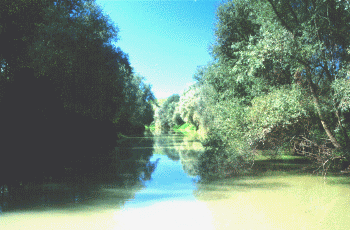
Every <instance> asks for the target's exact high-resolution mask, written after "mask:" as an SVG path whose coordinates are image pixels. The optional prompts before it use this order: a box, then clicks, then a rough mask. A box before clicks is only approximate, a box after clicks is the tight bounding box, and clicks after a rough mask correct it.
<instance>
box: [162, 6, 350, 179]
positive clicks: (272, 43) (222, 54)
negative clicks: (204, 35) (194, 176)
mask: <svg viewBox="0 0 350 230" xmlns="http://www.w3.org/2000/svg"><path fill="white" fill-rule="evenodd" d="M216 16H217V23H216V28H215V37H216V41H215V44H214V45H213V46H212V47H211V55H212V57H213V60H212V61H211V62H209V63H208V64H207V65H206V66H203V67H200V68H198V71H197V73H196V74H195V76H194V78H195V79H196V80H197V84H196V85H194V86H193V89H192V94H196V96H195V97H192V99H191V100H188V99H186V100H187V101H186V102H185V103H184V104H185V105H186V106H183V105H182V106H180V107H179V109H175V110H174V111H178V112H179V113H180V114H182V117H181V118H182V119H183V120H184V121H185V119H186V122H191V123H193V124H195V125H196V126H197V127H199V129H201V128H202V129H205V130H206V132H207V138H206V140H205V141H204V143H203V144H204V145H205V146H206V152H205V153H204V154H203V155H202V158H203V164H202V166H201V169H202V170H206V171H210V172H212V174H215V175H216V174H217V175H221V176H227V175H232V174H235V173H240V172H242V171H245V170H246V169H248V168H249V167H250V166H251V165H252V163H253V160H254V157H255V155H256V154H257V151H256V150H264V151H265V152H269V153H270V155H278V154H280V153H281V152H282V151H293V152H294V153H295V154H304V155H307V156H309V157H310V158H311V159H313V160H314V161H315V162H316V163H317V164H318V167H319V169H321V170H322V171H323V172H326V171H327V169H328V168H329V167H330V165H333V166H337V167H339V168H340V169H341V168H345V167H347V166H348V165H349V160H350V139H349V135H350V131H349V130H350V113H349V112H350V111H349V109H350V100H349V98H350V90H349V89H350V80H349V77H350V63H349V61H350V3H349V1H336V0H327V1H323V0H307V1H289V0H288V1H287V0H278V1H277V0H258V1H247V0H232V1H226V2H224V3H222V4H221V5H220V6H219V7H218V9H217V13H216ZM187 94H188V93H187ZM182 97H183V96H181V98H180V99H179V101H181V100H182ZM185 97H187V96H185ZM182 101H185V100H182ZM180 104H181V103H180ZM181 107H182V109H181ZM184 107H187V108H186V109H185V110H183V108H184ZM191 108H193V110H192V109H191ZM167 117H169V116H167ZM185 117H186V118H185ZM332 163H334V164H332Z"/></svg>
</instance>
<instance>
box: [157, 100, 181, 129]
mask: <svg viewBox="0 0 350 230" xmlns="http://www.w3.org/2000/svg"><path fill="white" fill-rule="evenodd" d="M179 100H180V96H179V95H178V94H174V95H171V96H170V97H168V98H167V99H166V101H165V102H164V103H163V104H162V106H161V107H159V108H158V109H157V110H156V112H155V117H154V120H155V122H156V129H158V130H169V129H170V128H172V127H174V126H175V125H182V124H183V123H184V122H183V121H182V119H181V117H179V116H178V115H177V113H176V107H177V103H178V102H179Z"/></svg>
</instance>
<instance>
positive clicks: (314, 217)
mask: <svg viewBox="0 0 350 230" xmlns="http://www.w3.org/2000/svg"><path fill="white" fill-rule="evenodd" d="M203 151H204V150H203V148H202V147H201V145H200V144H199V143H198V142H196V141H194V140H188V139H186V138H184V137H183V136H181V135H160V136H155V137H150V136H149V137H143V138H141V137H138V138H130V139H127V140H124V141H123V142H122V143H120V146H119V147H118V148H116V149H115V155H116V156H118V157H117V159H116V160H115V161H110V164H114V166H113V167H111V166H109V168H108V167H107V170H104V171H103V172H100V173H98V172H97V171H95V173H96V174H91V173H90V174H86V173H85V174H78V173H77V172H75V174H74V175H66V176H62V177H60V180H58V178H52V179H50V180H51V181H48V182H46V183H44V185H40V184H32V186H31V185H30V184H28V183H26V184H23V185H22V186H20V187H18V188H8V187H7V186H1V187H0V191H1V194H0V195H1V197H2V198H0V200H1V202H0V213H1V214H0V229H1V230H3V229H5V230H8V229H9V230H12V229H14V230H21V229H75V230H79V229H122V230H123V229H125V230H126V229H129V230H136V229H150V230H156V229H191V230H193V229H201V230H206V229H207V230H209V229H210V230H212V229H219V230H221V229H225V230H226V229H348V226H350V205H349V204H350V186H349V185H350V179H349V177H329V178H328V179H327V181H326V182H325V181H324V180H323V179H322V178H321V177H317V176H310V175H288V174H285V173H283V172H277V171H276V172H275V173H274V174H273V176H271V175H269V176H268V175H267V174H261V175H256V176H249V177H248V176H245V177H239V178H229V179H223V180H217V181H211V182H201V181H200V178H199V177H198V176H197V174H198V165H199V163H198V160H197V159H198V155H199V154H201V153H202V152H203ZM105 161H107V160H105ZM107 162H108V161H107ZM279 173H280V174H279Z"/></svg>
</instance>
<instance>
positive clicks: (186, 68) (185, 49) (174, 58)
mask: <svg viewBox="0 0 350 230" xmlns="http://www.w3.org/2000/svg"><path fill="white" fill-rule="evenodd" d="M96 2H97V4H99V5H100V6H101V7H102V9H103V11H104V13H105V14H107V15H109V17H110V18H111V19H112V21H114V22H115V23H116V25H117V26H118V28H119V38H120V40H119V41H118V42H117V43H116V46H119V47H120V48H121V49H122V50H123V51H124V52H125V53H127V54H129V60H130V63H131V65H132V66H133V68H134V71H135V72H136V73H139V74H141V75H142V76H144V77H145V78H146V83H149V84H151V85H152V90H153V92H154V94H155V96H156V98H166V97H169V96H170V95H172V94H174V93H178V94H180V95H181V93H182V92H183V90H184V89H185V88H187V87H188V86H189V85H190V84H191V83H193V82H194V80H193V78H192V77H193V74H194V73H195V72H196V68H197V66H201V65H205V64H207V62H208V61H210V60H211V57H210V54H209V52H208V48H209V46H210V44H212V43H213V42H214V27H215V11H216V7H217V6H218V5H219V2H220V1H213V0H196V1H195V0H192V1H190V0H188V1H185V0H171V1H170V0H168V1H164V0H162V1H157V0H148V1H146V0H143V1H137V0H129V1H128V0H96Z"/></svg>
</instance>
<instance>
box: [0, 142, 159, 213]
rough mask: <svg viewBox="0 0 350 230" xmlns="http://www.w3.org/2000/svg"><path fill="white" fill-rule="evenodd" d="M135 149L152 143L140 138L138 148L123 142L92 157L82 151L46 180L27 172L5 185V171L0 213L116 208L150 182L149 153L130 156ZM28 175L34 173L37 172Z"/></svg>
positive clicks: (153, 166) (143, 152) (1, 180)
mask: <svg viewBox="0 0 350 230" xmlns="http://www.w3.org/2000/svg"><path fill="white" fill-rule="evenodd" d="M141 145H143V146H152V145H153V140H152V138H143V140H142V141H141V142H139V143H137V142H135V141H134V140H133V139H130V140H127V141H123V142H122V144H120V145H119V146H118V147H114V148H113V149H112V148H111V149H109V150H108V151H106V152H102V151H100V152H99V153H98V154H96V152H95V153H91V152H87V150H86V148H83V150H84V151H85V153H84V154H82V155H81V156H80V157H81V158H80V159H78V158H77V159H76V161H71V160H67V162H69V167H67V166H66V167H64V170H61V171H56V172H54V173H52V174H50V175H47V174H43V175H42V176H41V177H39V176H38V174H37V173H31V172H30V171H29V172H28V171H26V172H20V173H19V172H17V175H22V176H17V177H16V179H15V180H11V176H10V175H11V174H10V173H11V172H9V174H7V176H8V178H6V176H4V175H3V176H2V177H1V178H0V183H1V182H2V183H1V184H0V213H2V214H5V213H7V212H13V211H20V210H21V211H26V210H33V209H35V210H51V209H61V210H65V209H68V210H72V209H73V210H76V209H79V210H81V209H84V208H88V207H89V206H90V205H98V206H101V205H103V206H104V207H107V208H108V207H111V208H116V207H120V206H122V205H123V204H124V202H125V201H127V200H129V199H132V197H133V196H134V193H135V192H136V191H137V190H139V189H141V188H142V186H143V183H144V182H145V181H147V180H150V179H151V175H152V173H153V171H154V169H155V167H156V166H157V161H156V162H150V158H151V156H152V148H144V149H142V150H141V151H140V150H139V151H136V152H135V151H133V149H132V148H133V147H135V146H141ZM53 164H54V162H53ZM67 165H68V164H67ZM43 167H44V168H47V167H48V166H47V165H45V166H43ZM55 168H58V166H57V165H55ZM33 171H35V172H38V171H40V168H37V169H36V170H33ZM125 188H127V189H128V190H125ZM111 193H112V196H111Z"/></svg>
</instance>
